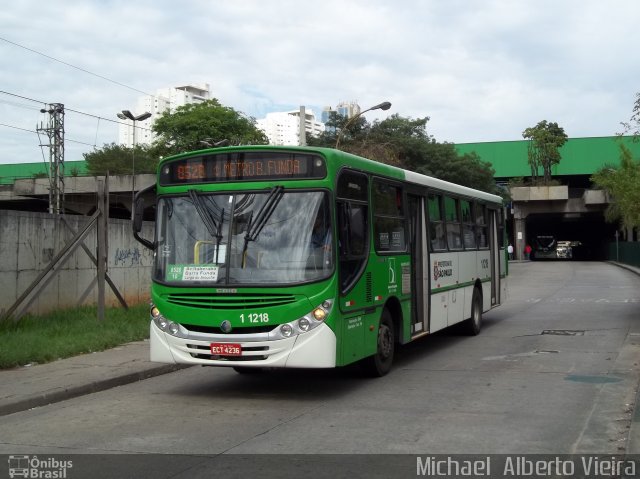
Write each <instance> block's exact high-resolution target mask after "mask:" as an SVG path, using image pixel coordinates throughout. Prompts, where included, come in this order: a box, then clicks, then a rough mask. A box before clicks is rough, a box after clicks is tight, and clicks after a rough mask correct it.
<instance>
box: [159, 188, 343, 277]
mask: <svg viewBox="0 0 640 479" xmlns="http://www.w3.org/2000/svg"><path fill="white" fill-rule="evenodd" d="M156 225H157V232H156V235H157V241H158V248H157V250H156V258H155V266H154V279H155V280H156V281H159V282H168V283H181V284H184V285H185V286H188V285H204V286H210V285H212V284H215V285H231V284H232V285H241V284H242V285H253V284H274V283H275V284H295V283H301V282H308V281H316V280H319V279H322V278H326V277H328V276H329V275H330V274H331V273H332V272H333V268H334V253H333V248H332V239H331V231H332V227H331V214H330V208H329V195H328V193H327V192H325V191H295V190H286V191H285V190H284V188H282V187H275V188H273V189H271V190H266V191H264V192H251V193H247V192H237V193H229V192H224V193H204V192H201V191H195V190H190V191H189V193H188V194H187V195H185V196H174V197H164V198H161V199H160V200H159V202H158V217H157V222H156Z"/></svg>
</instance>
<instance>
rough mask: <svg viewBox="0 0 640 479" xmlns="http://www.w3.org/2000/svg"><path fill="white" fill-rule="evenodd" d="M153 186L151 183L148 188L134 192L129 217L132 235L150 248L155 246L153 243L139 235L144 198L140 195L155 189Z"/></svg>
mask: <svg viewBox="0 0 640 479" xmlns="http://www.w3.org/2000/svg"><path fill="white" fill-rule="evenodd" d="M155 188H156V186H155V185H151V186H150V187H149V188H145V189H143V190H140V191H139V192H138V193H136V196H135V198H134V199H133V217H132V218H131V226H132V228H133V237H134V238H135V239H136V240H137V241H138V242H139V243H141V244H142V245H143V246H145V247H146V248H149V249H152V250H153V249H155V248H156V246H155V244H154V243H152V242H151V241H149V240H148V239H145V238H143V237H141V236H140V232H141V231H142V220H143V218H144V198H143V197H142V195H143V194H144V193H146V192H148V191H151V190H154V191H155Z"/></svg>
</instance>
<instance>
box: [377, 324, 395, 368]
mask: <svg viewBox="0 0 640 479" xmlns="http://www.w3.org/2000/svg"><path fill="white" fill-rule="evenodd" d="M392 348H393V339H392V337H391V329H389V326H387V325H386V324H382V325H380V334H378V350H379V352H380V356H381V357H382V358H383V359H386V358H388V357H389V356H390V355H391V351H392Z"/></svg>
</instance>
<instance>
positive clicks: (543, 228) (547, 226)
mask: <svg viewBox="0 0 640 479" xmlns="http://www.w3.org/2000/svg"><path fill="white" fill-rule="evenodd" d="M615 232H616V225H615V224H613V223H607V222H606V221H605V219H604V216H603V214H602V213H569V214H567V213H544V214H542V213H541V214H530V215H529V216H527V219H526V235H527V242H528V243H529V244H530V245H531V246H532V247H534V254H533V258H532V259H542V256H544V255H543V254H540V255H539V257H538V258H536V257H535V244H536V237H537V236H553V237H554V238H555V240H556V243H557V242H562V241H566V242H571V243H572V247H571V250H572V252H571V255H570V256H571V257H570V258H562V259H573V260H583V261H584V260H586V261H602V260H606V259H608V244H609V243H610V242H612V241H614V239H615ZM547 242H548V241H547Z"/></svg>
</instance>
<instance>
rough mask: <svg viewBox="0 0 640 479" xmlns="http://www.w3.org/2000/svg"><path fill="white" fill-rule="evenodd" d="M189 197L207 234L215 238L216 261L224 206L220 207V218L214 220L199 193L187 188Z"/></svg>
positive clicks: (220, 238) (216, 260) (220, 239)
mask: <svg viewBox="0 0 640 479" xmlns="http://www.w3.org/2000/svg"><path fill="white" fill-rule="evenodd" d="M189 197H190V198H191V201H193V205H194V206H195V207H196V211H197V212H198V215H199V216H200V218H202V222H203V223H204V225H205V226H206V227H207V231H209V234H210V235H211V236H212V237H213V238H215V239H216V257H215V262H216V264H217V263H218V254H219V251H220V243H221V242H222V223H223V222H224V208H222V213H221V215H220V218H219V219H218V220H217V221H216V218H214V216H213V212H212V211H211V209H209V208H208V207H207V206H205V204H204V201H203V200H202V197H201V196H200V193H199V192H197V191H196V190H189Z"/></svg>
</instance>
